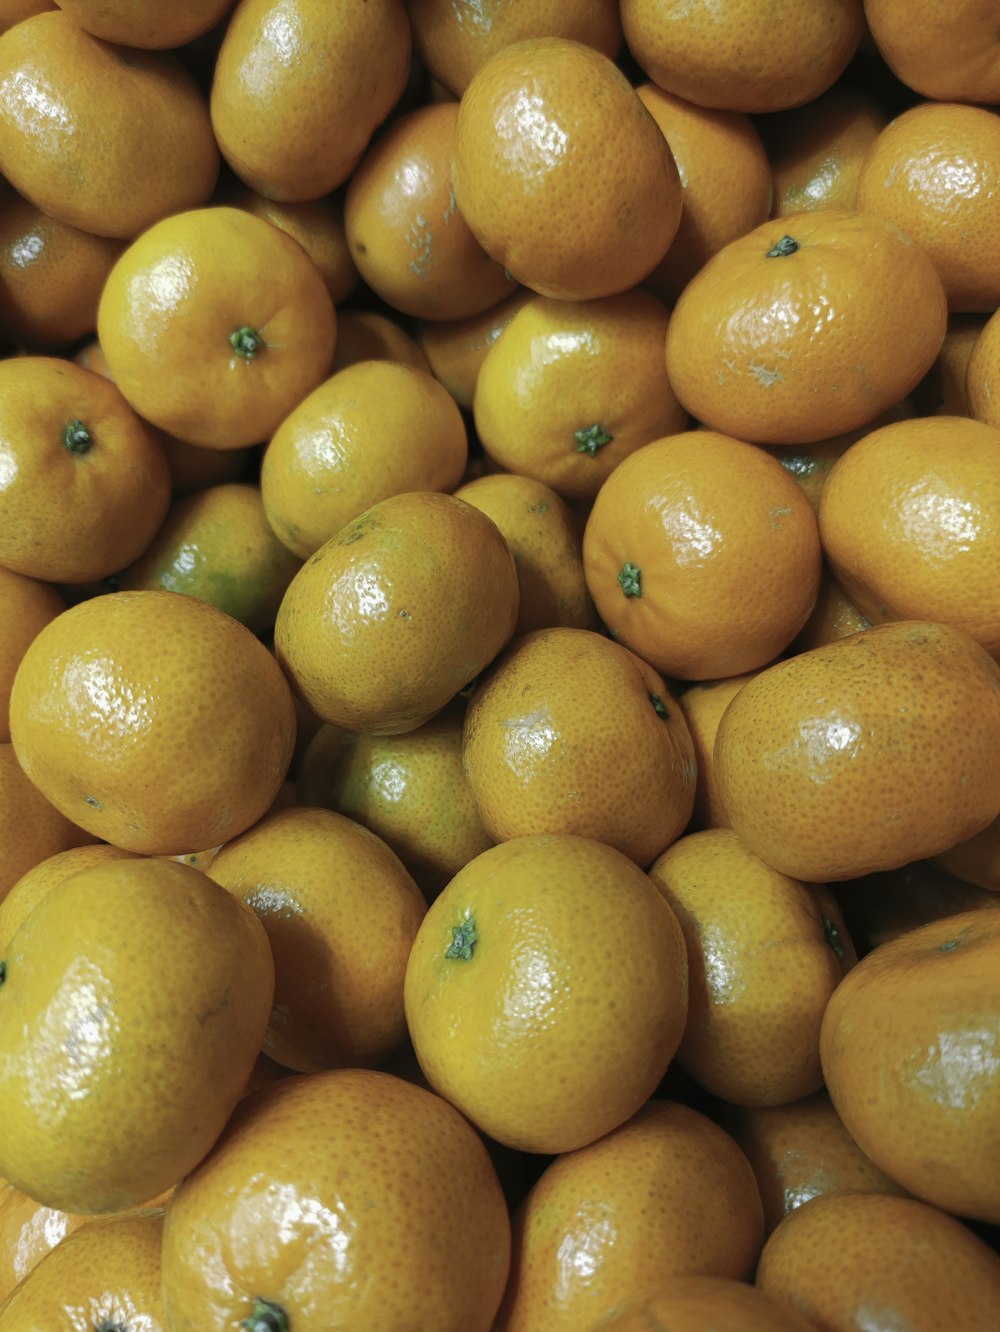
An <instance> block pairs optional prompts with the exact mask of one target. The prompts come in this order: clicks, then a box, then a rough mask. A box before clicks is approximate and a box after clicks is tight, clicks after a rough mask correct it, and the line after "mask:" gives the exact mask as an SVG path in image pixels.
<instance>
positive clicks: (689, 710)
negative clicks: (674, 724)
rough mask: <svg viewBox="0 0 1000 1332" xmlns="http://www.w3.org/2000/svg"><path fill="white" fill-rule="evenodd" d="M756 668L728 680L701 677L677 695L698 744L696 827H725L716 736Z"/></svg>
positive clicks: (696, 752) (695, 804) (695, 795)
mask: <svg viewBox="0 0 1000 1332" xmlns="http://www.w3.org/2000/svg"><path fill="white" fill-rule="evenodd" d="M755 674H756V671H748V672H747V673H746V674H745V675H732V676H729V677H728V678H727V679H724V680H701V681H698V682H696V683H695V684H692V685H689V686H688V687H687V689H684V690H682V691H681V692H679V693H678V695H677V703H678V705H679V707H680V710H681V712H682V713H683V714H684V720H685V721H686V722H687V728H688V731H689V732H690V735H691V741H692V743H693V745H694V759H695V766H696V768H697V773H698V776H697V780H696V783H695V792H694V812H693V816H692V823H691V827H692V829H697V828H725V827H727V826H728V821H727V819H726V813H725V810H723V808H722V805H721V803H720V801H719V793H718V790H717V789H716V783H715V735H716V732H717V731H718V729H719V722H720V721H721V720H722V714H723V713H724V712H725V710H726V708H727V707H728V706H729V702H730V699H732V698H733V696H734V695H735V694H738V693H739V691H740V690H741V689H742V688H743V686H744V685H745V684H746V682H747V681H748V680H751V679H753V677H754V675H755Z"/></svg>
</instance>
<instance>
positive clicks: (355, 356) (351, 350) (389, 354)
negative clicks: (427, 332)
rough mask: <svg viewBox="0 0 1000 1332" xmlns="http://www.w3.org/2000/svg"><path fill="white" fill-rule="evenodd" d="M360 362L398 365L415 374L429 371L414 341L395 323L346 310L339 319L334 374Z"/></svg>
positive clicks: (371, 313) (381, 316)
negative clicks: (384, 362) (411, 369)
mask: <svg viewBox="0 0 1000 1332" xmlns="http://www.w3.org/2000/svg"><path fill="white" fill-rule="evenodd" d="M357 361H399V362H400V363H401V364H402V365H411V366H413V368H414V369H415V370H429V369H430V365H429V364H428V361H427V357H426V356H425V355H424V353H423V351H422V350H421V348H420V345H419V344H418V343H417V341H416V339H415V338H412V337H411V336H410V334H409V333H407V332H406V330H405V329H404V328H402V327H401V326H400V324H399V323H397V321H396V320H394V319H390V318H389V316H388V315H385V314H379V312H378V311H377V310H344V311H342V312H341V313H340V314H338V316H337V350H336V351H335V352H334V354H333V365H332V366H331V367H330V370H331V373H332V374H335V373H336V372H337V371H338V370H344V369H346V368H347V366H349V365H354V364H355V363H356V362H357Z"/></svg>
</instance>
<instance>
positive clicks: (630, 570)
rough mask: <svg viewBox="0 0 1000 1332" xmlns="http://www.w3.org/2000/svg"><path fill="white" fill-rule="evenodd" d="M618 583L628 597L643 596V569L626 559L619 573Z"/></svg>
mask: <svg viewBox="0 0 1000 1332" xmlns="http://www.w3.org/2000/svg"><path fill="white" fill-rule="evenodd" d="M618 583H619V585H620V587H621V590H622V591H623V592H624V593H625V595H626V596H627V597H641V596H642V570H641V569H640V568H639V566H638V565H637V564H633V563H632V561H631V560H626V561H625V563H624V564H623V565H622V567H621V569H620V571H619V573H618Z"/></svg>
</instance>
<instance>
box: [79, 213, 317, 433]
mask: <svg viewBox="0 0 1000 1332" xmlns="http://www.w3.org/2000/svg"><path fill="white" fill-rule="evenodd" d="M336 327H337V320H336V314H335V311H334V307H333V303H332V301H331V300H330V294H329V292H328V291H327V289H326V284H325V282H324V281H323V278H322V276H321V274H320V272H319V270H318V269H317V268H316V265H315V264H314V263H313V262H312V260H311V259H310V258H309V257H308V255H307V254H306V253H305V251H304V250H303V249H302V247H301V246H300V245H299V244H298V243H297V242H296V241H294V240H292V238H291V237H290V236H288V235H286V234H285V233H284V232H283V231H280V230H279V229H278V228H277V227H273V226H271V225H270V223H268V222H265V221H264V220H263V219H262V218H259V217H253V216H251V215H250V214H249V213H246V212H244V211H243V210H242V209H239V208H227V207H223V206H217V207H213V208H196V209H192V210H190V211H188V212H181V213H174V214H173V215H172V216H171V217H168V218H165V219H164V220H163V221H162V222H158V223H156V225H154V226H152V227H150V228H149V229H148V230H147V231H145V232H143V234H142V235H141V236H140V237H139V238H138V240H136V241H133V243H132V244H131V245H130V246H129V247H128V249H127V250H126V251H125V252H124V254H122V256H121V257H120V258H119V259H118V261H117V263H116V264H115V265H114V267H113V268H112V270H111V272H110V274H109V275H108V279H107V282H106V283H105V285H104V290H103V292H102V294H101V301H100V305H99V306H98V311H97V333H98V337H99V338H100V341H101V347H102V349H103V351H104V355H105V357H106V358H107V363H108V366H109V368H110V371H111V374H112V376H113V378H114V380H115V382H116V383H117V385H118V387H119V388H120V389H121V392H122V393H123V395H124V396H125V398H126V399H127V400H128V401H129V402H130V403H131V404H132V406H133V407H134V408H135V409H136V411H137V412H139V413H140V414H141V415H142V416H144V417H145V418H146V420H148V421H151V422H152V423H153V425H156V426H159V427H160V429H161V430H167V431H169V432H170V434H172V435H176V436H178V437H179V438H180V439H183V440H186V441H187V442H188V443H190V444H201V445H204V446H207V447H209V448H216V449H236V448H242V447H243V446H244V445H247V444H257V443H259V442H260V441H262V440H264V439H267V438H268V436H269V435H270V434H271V433H272V432H273V431H274V430H275V429H276V428H277V426H278V424H279V423H280V422H281V421H282V420H283V418H284V417H285V416H286V415H287V414H288V412H289V411H291V409H292V408H293V407H294V406H295V405H296V404H297V403H298V402H300V401H301V399H302V398H303V397H304V396H305V394H306V393H308V392H310V391H311V390H312V389H313V388H315V387H316V385H317V384H318V383H319V382H320V381H321V380H322V379H323V378H324V376H325V375H326V374H327V372H328V370H329V367H330V362H331V359H332V357H333V349H334V346H335V343H336Z"/></svg>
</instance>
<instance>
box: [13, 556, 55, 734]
mask: <svg viewBox="0 0 1000 1332" xmlns="http://www.w3.org/2000/svg"><path fill="white" fill-rule="evenodd" d="M65 609H66V604H65V602H64V601H63V599H62V597H61V596H60V595H59V593H58V592H57V591H56V589H55V588H54V587H52V586H51V584H49V583H46V582H42V580H41V579H38V578H27V577H26V576H25V575H24V574H18V573H14V572H13V571H12V570H11V569H4V568H2V567H0V625H2V626H3V632H2V633H0V744H5V743H6V742H7V741H9V740H10V690H11V685H12V684H13V683H14V673H15V672H16V670H17V668H18V664H19V663H20V660H21V658H22V657H23V656H24V654H25V652H26V650H27V648H28V645H29V643H30V642H31V640H32V639H33V638H34V637H35V635H36V634H37V633H39V632H40V631H41V630H42V629H44V628H45V626H46V625H47V624H48V623H49V621H50V620H54V619H55V618H56V616H57V615H59V614H60V613H61V612H62V611H64V610H65Z"/></svg>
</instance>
